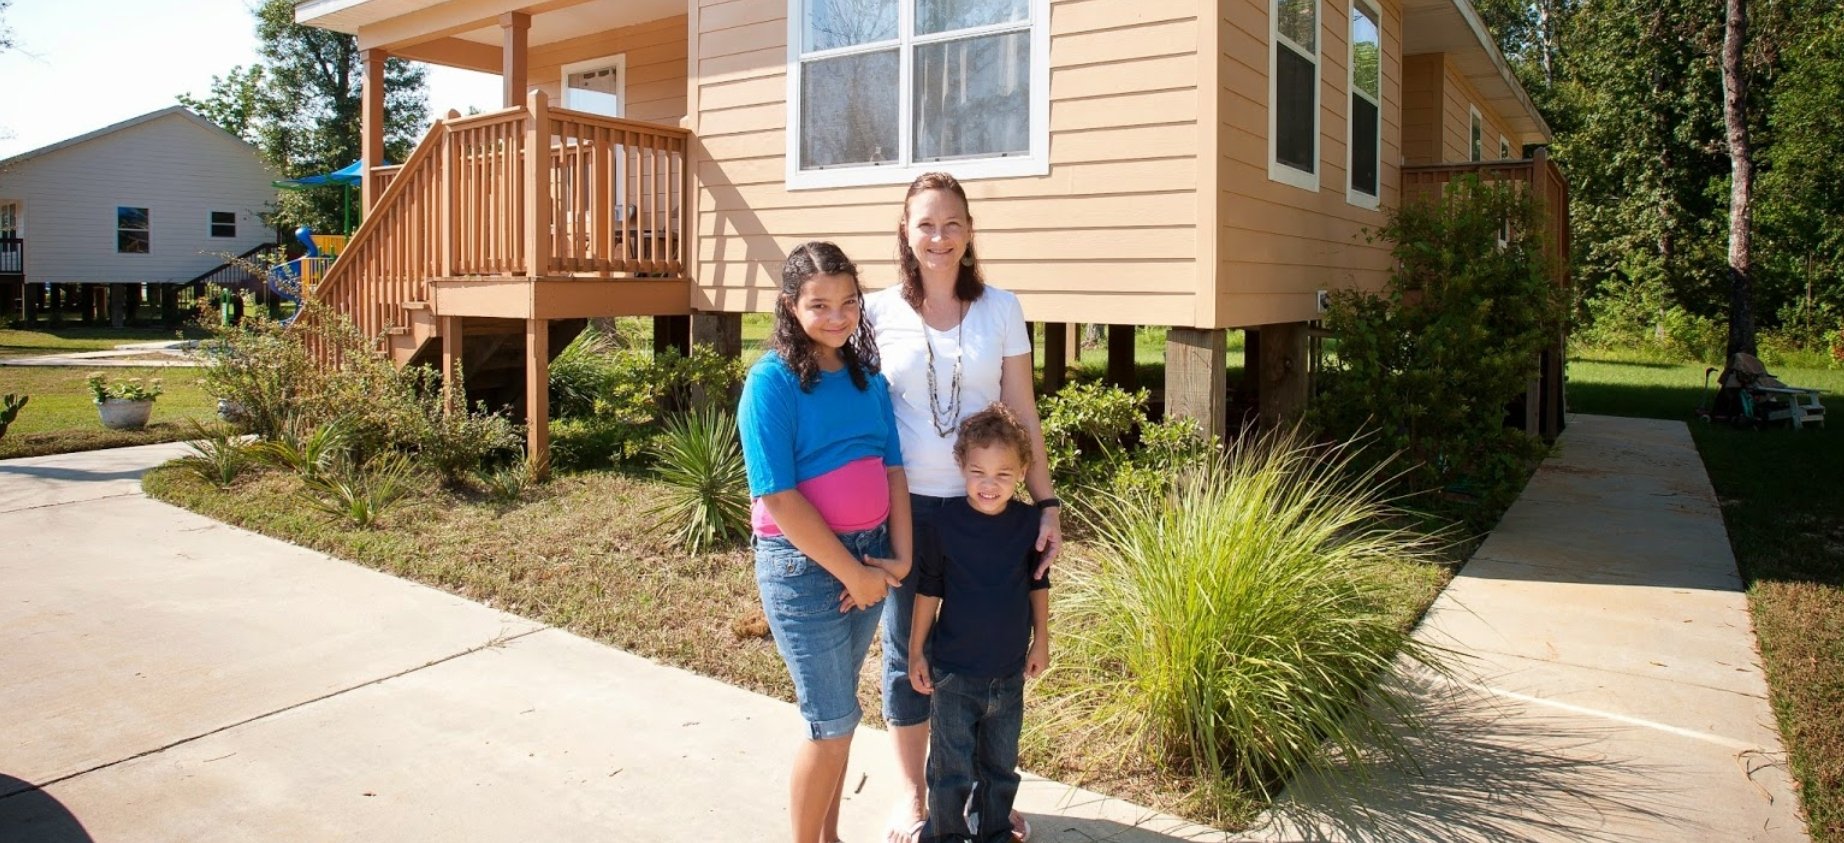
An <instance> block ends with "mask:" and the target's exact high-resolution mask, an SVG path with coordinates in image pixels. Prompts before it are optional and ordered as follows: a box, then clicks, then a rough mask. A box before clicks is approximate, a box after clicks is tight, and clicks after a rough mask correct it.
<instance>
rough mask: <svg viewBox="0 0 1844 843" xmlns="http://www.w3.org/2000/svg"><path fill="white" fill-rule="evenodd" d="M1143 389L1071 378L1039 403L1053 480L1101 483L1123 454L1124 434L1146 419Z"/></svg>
mask: <svg viewBox="0 0 1844 843" xmlns="http://www.w3.org/2000/svg"><path fill="white" fill-rule="evenodd" d="M1149 397H1150V393H1149V392H1147V391H1146V390H1144V389H1141V390H1138V391H1136V392H1128V391H1126V390H1124V389H1121V388H1120V387H1118V386H1114V385H1112V384H1103V383H1071V384H1069V385H1067V386H1065V387H1063V388H1062V389H1061V390H1060V391H1058V392H1057V393H1055V394H1053V395H1048V396H1045V397H1044V399H1043V401H1041V402H1039V403H1038V409H1039V411H1040V413H1041V414H1042V415H1041V418H1042V420H1043V429H1044V452H1045V454H1046V455H1047V458H1048V459H1049V462H1050V474H1051V476H1052V477H1054V478H1055V479H1056V482H1057V483H1058V485H1065V484H1067V485H1070V486H1079V487H1080V486H1094V485H1105V484H1106V481H1107V479H1108V478H1109V477H1111V476H1112V474H1113V472H1114V470H1115V469H1116V468H1117V467H1118V464H1119V462H1120V460H1121V459H1122V458H1123V456H1124V452H1123V445H1124V444H1125V441H1126V439H1127V437H1128V436H1129V435H1130V434H1132V433H1133V432H1134V431H1135V430H1136V429H1137V428H1139V426H1140V425H1141V424H1143V423H1145V421H1146V402H1147V400H1148V398H1149Z"/></svg>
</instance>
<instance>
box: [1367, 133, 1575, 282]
mask: <svg viewBox="0 0 1844 843" xmlns="http://www.w3.org/2000/svg"><path fill="white" fill-rule="evenodd" d="M1469 173H1471V174H1477V175H1478V176H1479V178H1480V179H1481V180H1482V181H1486V182H1513V183H1517V184H1519V185H1521V186H1522V188H1523V189H1524V190H1527V191H1529V192H1530V194H1531V195H1532V196H1533V197H1534V198H1535V199H1536V200H1537V213H1538V215H1539V218H1540V219H1542V220H1543V225H1544V229H1545V230H1544V241H1543V242H1544V248H1545V250H1546V251H1547V252H1548V253H1549V258H1550V273H1551V275H1552V277H1553V278H1554V279H1555V281H1556V283H1557V284H1558V285H1566V284H1568V282H1569V183H1568V180H1566V179H1564V178H1563V177H1562V169H1561V168H1559V167H1557V166H1556V162H1554V161H1551V160H1549V155H1548V153H1547V151H1545V150H1543V149H1538V150H1537V152H1536V155H1534V156H1533V157H1530V158H1525V159H1511V160H1505V161H1473V162H1469V163H1459V164H1430V165H1422V166H1412V167H1403V168H1402V199H1403V201H1405V202H1407V201H1412V200H1414V199H1416V198H1418V197H1421V196H1425V195H1427V194H1429V193H1430V192H1436V191H1439V190H1441V189H1442V187H1443V186H1444V185H1446V184H1447V183H1448V182H1450V181H1453V180H1454V179H1455V178H1457V177H1459V176H1462V175H1466V174H1469Z"/></svg>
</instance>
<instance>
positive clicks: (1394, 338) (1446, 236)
mask: <svg viewBox="0 0 1844 843" xmlns="http://www.w3.org/2000/svg"><path fill="white" fill-rule="evenodd" d="M1448 188H1449V189H1448V190H1447V192H1446V193H1445V198H1444V200H1424V201H1421V202H1414V203H1409V204H1407V205H1404V206H1403V207H1401V208H1399V209H1397V210H1395V211H1393V212H1391V214H1390V218H1389V221H1388V223H1387V225H1386V226H1385V227H1384V228H1383V230H1382V231H1381V232H1380V233H1379V236H1380V237H1382V238H1383V239H1385V240H1387V241H1389V242H1391V243H1393V244H1394V245H1393V248H1392V254H1393V255H1394V256H1395V258H1396V260H1397V268H1396V269H1395V271H1394V272H1393V273H1392V274H1391V276H1390V279H1389V284H1388V287H1387V289H1386V290H1385V291H1384V292H1383V293H1382V294H1376V293H1369V292H1365V291H1359V290H1345V291H1340V292H1337V293H1334V294H1333V296H1332V306H1331V310H1330V312H1329V313H1328V314H1327V319H1326V325H1327V327H1328V328H1330V329H1331V330H1332V331H1333V333H1335V334H1337V335H1338V354H1337V357H1336V360H1335V362H1332V363H1330V364H1329V365H1328V367H1327V369H1326V371H1325V373H1324V376H1323V377H1322V379H1321V380H1322V386H1323V390H1322V393H1321V394H1320V396H1319V397H1318V400H1316V401H1315V402H1314V405H1313V408H1312V411H1311V416H1310V418H1311V419H1312V420H1313V421H1314V422H1315V423H1316V424H1317V425H1319V426H1320V427H1322V428H1323V429H1324V430H1326V431H1327V432H1328V433H1329V434H1330V435H1331V436H1332V437H1333V438H1335V439H1340V440H1346V439H1352V438H1355V437H1357V436H1358V435H1360V433H1361V432H1364V431H1371V432H1374V435H1375V436H1376V437H1377V439H1378V442H1377V444H1378V445H1379V446H1380V447H1378V448H1375V449H1372V450H1373V451H1374V452H1375V453H1377V454H1378V455H1379V456H1382V455H1390V454H1400V455H1402V456H1403V457H1405V458H1406V460H1407V462H1408V464H1409V467H1408V469H1407V471H1406V472H1405V473H1404V474H1403V479H1404V481H1405V482H1407V483H1408V484H1409V485H1410V486H1411V487H1412V488H1415V489H1429V488H1443V487H1451V486H1454V485H1456V484H1460V483H1465V484H1467V485H1469V486H1470V487H1471V490H1472V491H1473V492H1474V493H1475V494H1478V495H1480V496H1481V497H1482V498H1484V499H1485V503H1487V507H1486V509H1487V510H1492V509H1493V508H1494V504H1495V503H1501V502H1507V501H1508V496H1510V495H1513V494H1515V492H1516V489H1515V488H1506V487H1505V485H1504V484H1503V483H1502V482H1501V481H1502V480H1503V479H1504V478H1505V477H1507V476H1510V475H1509V474H1507V473H1506V472H1502V471H1499V470H1498V468H1497V466H1498V464H1499V463H1500V462H1501V461H1502V460H1503V459H1504V455H1505V450H1504V449H1505V448H1506V447H1507V445H1509V446H1511V447H1512V448H1513V450H1514V453H1515V456H1516V458H1517V459H1519V460H1522V459H1525V458H1528V457H1529V456H1531V455H1532V454H1535V453H1538V451H1537V450H1536V449H1538V448H1540V444H1539V443H1536V442H1533V441H1531V440H1530V439H1529V437H1525V436H1524V435H1523V434H1521V433H1511V434H1507V433H1506V432H1505V428H1504V420H1505V405H1506V403H1507V402H1508V401H1510V400H1511V399H1512V398H1513V397H1514V396H1516V395H1518V394H1520V393H1522V392H1523V390H1524V387H1525V384H1526V383H1527V382H1528V381H1529V380H1530V379H1531V378H1533V377H1535V376H1536V374H1537V361H1538V353H1539V352H1540V351H1541V350H1542V349H1543V348H1545V347H1546V346H1548V345H1549V344H1551V343H1553V342H1554V341H1555V340H1556V339H1557V337H1559V336H1560V333H1561V327H1562V302H1563V296H1562V291H1560V290H1558V289H1557V288H1556V287H1555V285H1554V283H1553V281H1552V280H1551V278H1550V275H1549V266H1548V262H1547V260H1546V258H1545V255H1544V250H1543V246H1544V244H1543V243H1542V242H1541V240H1540V237H1539V233H1540V231H1541V229H1540V228H1539V226H1538V223H1537V218H1536V209H1535V205H1534V203H1533V202H1532V201H1531V200H1530V199H1529V198H1528V197H1527V196H1523V195H1521V194H1518V193H1516V192H1513V191H1512V190H1510V189H1508V188H1501V187H1494V186H1490V185H1486V184H1483V183H1481V182H1480V181H1479V180H1478V179H1477V178H1472V177H1468V178H1464V179H1460V180H1456V181H1454V182H1452V183H1451V184H1450V185H1449V186H1448ZM1506 220H1509V221H1510V229H1511V233H1510V237H1509V238H1508V241H1507V242H1506V244H1505V245H1504V246H1499V245H1498V242H1499V238H1500V237H1501V235H1502V233H1503V231H1504V226H1505V224H1506V223H1505V221H1506ZM1515 474H1516V476H1518V477H1521V476H1522V473H1521V472H1516V473H1515Z"/></svg>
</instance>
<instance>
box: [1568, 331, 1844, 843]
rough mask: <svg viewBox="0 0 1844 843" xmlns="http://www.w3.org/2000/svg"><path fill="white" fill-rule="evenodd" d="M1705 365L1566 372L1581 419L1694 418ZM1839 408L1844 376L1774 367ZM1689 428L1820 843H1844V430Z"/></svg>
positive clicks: (1615, 363) (1575, 364) (1593, 363)
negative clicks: (1818, 391) (1726, 533)
mask: <svg viewBox="0 0 1844 843" xmlns="http://www.w3.org/2000/svg"><path fill="white" fill-rule="evenodd" d="M1703 368H1704V367H1703V365H1702V364H1697V363H1682V362H1669V361H1658V360H1651V359H1645V358H1639V357H1634V356H1631V355H1625V354H1618V353H1584V354H1581V355H1578V356H1577V357H1576V358H1574V359H1572V360H1571V361H1570V363H1569V403H1570V408H1571V409H1572V410H1575V411H1576V412H1586V413H1602V414H1607V415H1621V416H1638V417H1646V418H1661V419H1687V418H1691V416H1692V410H1693V409H1694V408H1695V407H1696V406H1697V404H1698V403H1699V401H1700V400H1701V397H1700V393H1701V390H1700V386H1701V381H1702V376H1703ZM1769 371H1772V372H1773V373H1774V374H1775V375H1776V376H1778V377H1780V379H1781V380H1783V381H1785V382H1787V383H1789V384H1793V385H1797V386H1808V387H1812V388H1816V389H1823V390H1825V392H1826V394H1825V396H1824V399H1823V400H1824V402H1825V404H1826V406H1827V408H1830V409H1831V412H1837V409H1835V408H1840V407H1844V371H1840V370H1837V369H1795V368H1780V367H1773V368H1770V369H1769ZM1830 423H1831V424H1833V425H1834V426H1833V427H1831V428H1829V429H1815V428H1810V427H1808V428H1806V429H1804V430H1801V431H1798V432H1793V431H1791V430H1788V429H1785V428H1778V429H1767V430H1756V431H1745V430H1733V429H1730V428H1727V427H1721V426H1710V425H1707V424H1703V423H1701V422H1696V421H1692V422H1691V428H1690V430H1691V435H1692V437H1693V438H1694V439H1695V440H1696V443H1697V451H1698V452H1699V453H1700V454H1701V455H1702V457H1703V463H1704V466H1705V467H1706V468H1707V469H1708V470H1709V475H1710V482H1711V483H1712V484H1713V485H1714V486H1715V489H1716V495H1717V497H1718V498H1719V499H1720V501H1721V503H1722V514H1723V520H1724V522H1725V523H1726V524H1727V526H1728V531H1729V543H1730V545H1731V546H1732V547H1733V548H1734V551H1735V557H1736V561H1737V563H1738V565H1739V566H1740V569H1741V574H1742V578H1743V580H1744V581H1745V582H1746V584H1747V589H1748V606H1749V610H1750V612H1751V613H1752V614H1753V616H1754V626H1755V634H1756V636H1757V638H1758V639H1759V642H1760V648H1761V661H1762V665H1763V667H1764V668H1765V670H1766V673H1767V682H1768V686H1769V693H1770V697H1771V700H1772V704H1773V709H1774V715H1775V717H1776V719H1777V720H1778V722H1779V726H1780V735H1781V738H1782V740H1783V741H1784V742H1785V744H1786V749H1787V753H1788V763H1789V766H1790V769H1791V771H1792V775H1793V780H1794V782H1795V783H1796V784H1797V785H1798V787H1799V790H1800V794H1801V801H1802V803H1803V807H1804V811H1805V815H1806V818H1807V830H1808V831H1809V832H1810V834H1811V836H1812V839H1813V841H1814V843H1844V516H1841V515H1840V514H1841V513H1844V429H1839V428H1838V427H1836V426H1835V425H1836V423H1837V420H1836V419H1832V420H1830Z"/></svg>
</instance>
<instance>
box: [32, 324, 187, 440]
mask: <svg viewBox="0 0 1844 843" xmlns="http://www.w3.org/2000/svg"><path fill="white" fill-rule="evenodd" d="M9 333H18V332H9ZM33 341H35V342H39V341H42V340H33ZM34 353H36V352H34ZM91 371H93V370H91V369H87V368H82V367H72V366H0V393H8V392H14V393H18V392H23V393H25V394H27V395H30V396H32V403H30V404H28V405H26V408H25V409H24V410H23V411H21V412H20V414H19V418H18V419H16V420H14V422H13V425H12V427H11V428H10V429H9V430H7V433H6V438H4V439H0V459H11V458H14V457H32V456H42V455H45V454H62V453H68V452H70V451H88V450H93V449H96V448H119V447H123V446H127V445H146V444H150V443H153V442H173V441H176V440H180V439H185V438H187V437H188V436H190V435H191V430H192V429H191V427H190V425H188V424H187V423H186V422H187V420H188V419H196V420H198V421H200V422H211V421H214V420H215V419H216V418H217V407H218V405H217V400H216V399H214V398H212V397H211V396H210V395H207V394H205V390H204V387H202V386H200V385H199V384H198V380H199V370H198V369H195V368H189V367H178V368H171V367H170V368H138V367H137V368H111V369H105V370H97V371H103V372H105V373H106V374H107V375H108V377H109V380H110V381H111V382H114V381H116V380H121V379H126V378H142V379H148V378H160V379H161V380H162V383H163V385H164V386H165V388H166V393H165V394H164V395H161V396H160V398H159V399H158V400H156V401H155V402H154V415H153V417H152V418H151V419H150V420H149V422H148V426H147V429H145V430H109V429H107V428H104V427H103V426H102V422H101V421H100V420H99V419H98V418H97V416H96V405H95V404H94V403H93V402H92V400H91V399H90V391H89V387H88V386H87V385H85V384H84V378H86V377H88V376H89V374H90V372H91Z"/></svg>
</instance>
